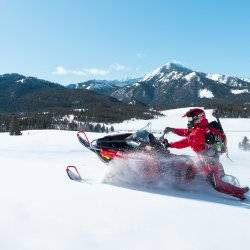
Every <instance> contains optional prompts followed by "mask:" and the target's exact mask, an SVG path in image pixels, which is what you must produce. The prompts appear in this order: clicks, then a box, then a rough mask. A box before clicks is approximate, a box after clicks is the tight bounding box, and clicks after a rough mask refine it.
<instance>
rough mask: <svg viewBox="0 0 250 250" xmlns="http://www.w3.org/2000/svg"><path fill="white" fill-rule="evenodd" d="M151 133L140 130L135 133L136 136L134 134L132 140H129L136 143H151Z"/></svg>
mask: <svg viewBox="0 0 250 250" xmlns="http://www.w3.org/2000/svg"><path fill="white" fill-rule="evenodd" d="M149 134H150V133H149V132H148V131H147V130H138V131H137V132H135V133H134V134H132V135H131V136H130V138H128V139H132V140H134V141H138V142H145V143H149V142H150V140H149Z"/></svg>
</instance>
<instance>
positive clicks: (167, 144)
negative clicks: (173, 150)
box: [162, 139, 170, 148]
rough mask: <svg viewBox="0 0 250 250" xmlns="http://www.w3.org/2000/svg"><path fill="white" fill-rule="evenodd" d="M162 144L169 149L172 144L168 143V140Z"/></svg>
mask: <svg viewBox="0 0 250 250" xmlns="http://www.w3.org/2000/svg"><path fill="white" fill-rule="evenodd" d="M162 143H163V144H164V146H165V148H169V147H170V144H169V142H168V140H167V139H164V141H162Z"/></svg>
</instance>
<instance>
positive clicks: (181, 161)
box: [66, 126, 240, 196]
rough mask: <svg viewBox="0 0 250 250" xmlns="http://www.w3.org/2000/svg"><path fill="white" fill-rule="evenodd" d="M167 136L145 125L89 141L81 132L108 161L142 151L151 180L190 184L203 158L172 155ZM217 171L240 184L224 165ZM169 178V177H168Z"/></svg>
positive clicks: (71, 170)
mask: <svg viewBox="0 0 250 250" xmlns="http://www.w3.org/2000/svg"><path fill="white" fill-rule="evenodd" d="M147 127H148V126H147ZM147 127H146V128H147ZM164 136H165V134H163V135H162V136H161V137H159V138H156V137H155V136H154V135H153V134H152V133H151V132H149V131H148V130H147V129H145V128H144V129H141V130H138V131H136V132H135V133H121V134H112V135H107V136H104V137H101V138H98V139H95V140H93V141H89V139H88V137H87V135H86V133H85V132H84V131H79V132H78V133H77V138H78V140H79V142H80V143H81V144H82V145H83V146H84V147H85V148H87V149H89V150H90V151H92V152H94V153H95V154H96V155H97V156H98V157H99V158H100V159H101V160H102V161H103V162H104V163H106V164H110V162H113V161H117V160H118V161H119V160H125V161H126V160H130V159H137V160H139V158H140V157H141V153H143V154H144V155H147V157H146V159H145V158H144V165H145V168H146V169H147V170H146V171H145V172H144V174H145V175H148V176H149V177H150V178H149V179H151V180H152V178H153V179H154V180H156V179H157V177H162V176H170V179H171V180H173V179H174V180H175V182H176V183H182V184H183V183H184V184H190V183H191V182H192V181H193V179H194V178H195V177H196V176H197V174H199V167H202V166H201V164H200V163H199V162H198V161H199V160H198V159H197V157H194V156H189V155H175V154H172V153H171V152H170V151H169V149H168V147H166V145H167V144H168V142H167V139H165V138H164ZM218 167H219V168H218ZM66 171H67V174H68V176H69V178H70V179H72V180H76V181H80V182H81V181H82V178H81V176H80V174H79V172H78V170H77V168H76V167H75V166H68V167H67V168H66ZM213 171H214V172H217V173H221V176H222V179H223V181H224V182H227V183H229V184H232V185H234V186H237V187H240V183H239V181H238V179H237V178H236V177H234V176H231V175H226V174H225V173H224V169H223V166H222V165H219V166H215V169H212V172H213ZM201 172H202V171H200V173H201ZM206 178H207V179H206V181H207V183H208V184H210V185H211V186H214V183H213V181H212V180H211V178H210V176H209V175H208V176H206ZM209 178H210V179H209ZM166 180H169V179H167V178H166ZM214 188H215V187H214ZM215 189H216V188H215ZM233 196H234V195H233Z"/></svg>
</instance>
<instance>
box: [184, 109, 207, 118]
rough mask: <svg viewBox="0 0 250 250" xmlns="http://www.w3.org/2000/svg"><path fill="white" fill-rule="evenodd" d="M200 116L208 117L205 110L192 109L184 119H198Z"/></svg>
mask: <svg viewBox="0 0 250 250" xmlns="http://www.w3.org/2000/svg"><path fill="white" fill-rule="evenodd" d="M198 116H206V115H205V112H204V110H203V109H199V108H193V109H190V110H188V112H186V113H185V114H184V115H183V116H182V117H198Z"/></svg>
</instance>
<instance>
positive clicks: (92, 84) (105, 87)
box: [67, 78, 141, 94]
mask: <svg viewBox="0 0 250 250" xmlns="http://www.w3.org/2000/svg"><path fill="white" fill-rule="evenodd" d="M140 80H141V78H135V79H126V80H123V81H119V80H110V81H109V80H96V79H94V80H88V81H85V82H81V83H76V84H69V85H68V86H67V87H68V88H73V89H88V90H93V91H96V92H98V93H100V94H110V93H111V92H114V91H116V90H117V89H119V88H121V87H124V86H126V85H131V84H133V83H135V82H137V81H140Z"/></svg>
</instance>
